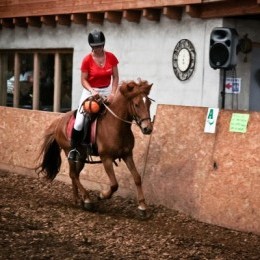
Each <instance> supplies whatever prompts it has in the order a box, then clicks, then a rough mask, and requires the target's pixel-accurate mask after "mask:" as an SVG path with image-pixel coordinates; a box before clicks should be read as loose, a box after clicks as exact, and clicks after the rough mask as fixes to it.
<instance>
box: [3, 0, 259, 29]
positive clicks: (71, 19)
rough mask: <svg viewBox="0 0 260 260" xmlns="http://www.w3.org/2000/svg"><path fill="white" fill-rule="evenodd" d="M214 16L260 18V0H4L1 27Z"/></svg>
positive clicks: (118, 22)
mask: <svg viewBox="0 0 260 260" xmlns="http://www.w3.org/2000/svg"><path fill="white" fill-rule="evenodd" d="M185 13H186V14H188V15H189V16H191V17H194V18H200V19H210V18H221V17H241V18H249V19H258V20H260V0H121V1H120V0H92V1H86V0H66V1H65V0H44V1H43V0H1V1H0V28H3V27H6V28H14V27H15V26H18V27H28V26H33V27H41V26H42V25H47V26H56V25H57V24H59V25H65V26H70V25H71V24H72V23H74V24H83V25H85V24H87V23H88V22H91V23H97V24H102V23H103V22H104V21H105V20H107V21H109V22H111V23H117V24H120V23H121V21H122V19H125V20H127V21H129V22H134V23H139V22H140V20H141V18H142V17H143V18H145V19H147V20H150V21H157V22H158V21H160V19H161V17H162V16H166V17H168V18H169V19H175V20H181V19H182V17H183V15H184V14H185Z"/></svg>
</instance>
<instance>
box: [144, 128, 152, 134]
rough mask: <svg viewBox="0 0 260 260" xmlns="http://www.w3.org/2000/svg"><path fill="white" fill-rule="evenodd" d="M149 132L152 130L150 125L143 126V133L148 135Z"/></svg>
mask: <svg viewBox="0 0 260 260" xmlns="http://www.w3.org/2000/svg"><path fill="white" fill-rule="evenodd" d="M151 132H152V128H150V127H145V128H143V133H144V134H145V135H149V134H150V133H151Z"/></svg>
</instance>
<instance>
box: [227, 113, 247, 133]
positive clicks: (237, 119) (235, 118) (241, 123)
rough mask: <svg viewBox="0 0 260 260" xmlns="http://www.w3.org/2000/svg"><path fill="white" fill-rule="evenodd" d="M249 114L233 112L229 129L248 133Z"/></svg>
mask: <svg viewBox="0 0 260 260" xmlns="http://www.w3.org/2000/svg"><path fill="white" fill-rule="evenodd" d="M248 120H249V114H239V113H233V114H232V117H231V121H230V126H229V131H230V132H237V133H246V131H247V124H248Z"/></svg>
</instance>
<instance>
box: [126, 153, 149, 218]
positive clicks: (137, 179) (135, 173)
mask: <svg viewBox="0 0 260 260" xmlns="http://www.w3.org/2000/svg"><path fill="white" fill-rule="evenodd" d="M123 160H124V162H125V163H126V166H127V168H128V169H129V171H130V172H131V174H132V176H133V178H134V182H135V185H136V188H137V200H138V209H139V210H140V211H141V213H142V214H143V215H145V214H146V209H147V206H146V203H145V198H144V193H143V188H142V179H141V176H140V174H139V173H138V171H137V169H136V166H135V163H134V160H133V156H132V155H129V156H126V157H124V158H123Z"/></svg>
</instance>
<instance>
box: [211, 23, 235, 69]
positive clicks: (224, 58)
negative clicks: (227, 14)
mask: <svg viewBox="0 0 260 260" xmlns="http://www.w3.org/2000/svg"><path fill="white" fill-rule="evenodd" d="M238 41H239V37H238V33H237V31H236V30H235V29H233V28H225V27H216V28H214V29H213V30H212V32H211V34H210V46H209V64H210V66H211V67H212V68H213V69H232V68H234V67H235V66H236V65H237V52H238Z"/></svg>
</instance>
